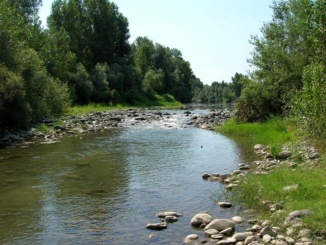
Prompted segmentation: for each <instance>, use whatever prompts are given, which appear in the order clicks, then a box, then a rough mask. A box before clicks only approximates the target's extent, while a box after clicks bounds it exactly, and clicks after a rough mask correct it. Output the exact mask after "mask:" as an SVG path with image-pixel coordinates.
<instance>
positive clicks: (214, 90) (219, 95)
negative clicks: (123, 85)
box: [193, 73, 246, 104]
mask: <svg viewBox="0 0 326 245" xmlns="http://www.w3.org/2000/svg"><path fill="white" fill-rule="evenodd" d="M245 77H246V76H244V75H242V74H239V73H236V74H235V75H234V77H232V78H231V80H232V82H229V83H226V82H224V81H222V82H213V83H212V84H211V85H204V86H203V87H202V88H201V89H200V87H199V86H198V87H196V89H195V91H194V96H193V101H194V102H200V103H213V104H214V103H221V102H233V101H235V100H237V99H238V98H239V97H240V95H241V90H242V80H244V79H245Z"/></svg>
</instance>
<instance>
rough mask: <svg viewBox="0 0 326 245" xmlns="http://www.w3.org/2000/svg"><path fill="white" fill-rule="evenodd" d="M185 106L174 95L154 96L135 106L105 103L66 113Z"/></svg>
mask: <svg viewBox="0 0 326 245" xmlns="http://www.w3.org/2000/svg"><path fill="white" fill-rule="evenodd" d="M182 106H183V104H182V103H180V102H179V101H176V100H175V99H174V97H173V96H172V95H169V94H165V95H158V94H156V95H154V96H153V97H152V98H151V100H150V99H148V98H145V99H144V100H142V101H139V102H135V103H134V104H115V105H107V104H104V103H89V104H87V105H75V106H72V107H69V108H68V109H67V111H66V112H65V114H66V115H79V114H86V113H90V112H96V111H108V110H119V109H126V108H130V107H148V108H151V107H155V108H160V107H162V108H165V109H172V108H173V109H175V108H180V107H182Z"/></svg>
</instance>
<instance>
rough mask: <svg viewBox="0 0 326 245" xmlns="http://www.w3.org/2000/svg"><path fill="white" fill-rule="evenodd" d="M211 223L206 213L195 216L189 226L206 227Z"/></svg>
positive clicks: (210, 218) (210, 217)
mask: <svg viewBox="0 0 326 245" xmlns="http://www.w3.org/2000/svg"><path fill="white" fill-rule="evenodd" d="M211 221H212V216H210V215H209V214H207V213H199V214H196V215H195V216H194V217H193V218H192V219H191V221H190V224H191V225H192V226H194V227H201V226H203V225H204V226H206V225H208V224H209V223H210V222H211Z"/></svg>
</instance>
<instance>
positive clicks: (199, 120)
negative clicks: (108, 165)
mask: <svg viewBox="0 0 326 245" xmlns="http://www.w3.org/2000/svg"><path fill="white" fill-rule="evenodd" d="M182 111H183V114H184V116H185V117H186V118H187V122H186V125H194V126H196V127H200V128H204V129H211V128H212V127H213V126H214V125H220V124H222V123H223V122H224V121H225V120H226V119H228V118H230V117H231V112H229V111H227V110H211V111H210V112H209V113H208V114H195V113H194V112H193V111H191V110H185V109H182ZM170 117H171V112H169V111H164V112H163V111H160V110H149V109H139V108H132V109H125V110H110V111H106V112H93V113H88V114H86V115H82V116H80V115H74V116H64V117H61V118H59V119H56V120H53V119H44V120H43V122H42V123H43V124H44V125H46V129H47V130H46V131H47V132H44V131H40V130H37V127H35V128H30V129H29V130H26V131H13V130H1V131H0V147H8V146H12V147H17V146H18V147H28V146H30V145H33V144H53V143H57V142H59V141H60V138H61V137H65V136H74V135H82V134H86V133H92V132H101V131H107V130H112V129H115V128H119V127H126V126H133V125H136V124H139V123H151V122H153V121H163V120H166V119H168V118H170Z"/></svg>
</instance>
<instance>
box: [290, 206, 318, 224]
mask: <svg viewBox="0 0 326 245" xmlns="http://www.w3.org/2000/svg"><path fill="white" fill-rule="evenodd" d="M311 214H312V212H311V211H310V210H309V209H303V210H297V211H293V212H292V213H290V214H289V215H288V217H287V218H286V220H285V222H284V225H290V224H291V223H292V222H293V221H294V220H296V218H301V217H303V216H309V215H311Z"/></svg>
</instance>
